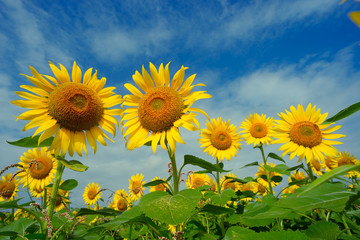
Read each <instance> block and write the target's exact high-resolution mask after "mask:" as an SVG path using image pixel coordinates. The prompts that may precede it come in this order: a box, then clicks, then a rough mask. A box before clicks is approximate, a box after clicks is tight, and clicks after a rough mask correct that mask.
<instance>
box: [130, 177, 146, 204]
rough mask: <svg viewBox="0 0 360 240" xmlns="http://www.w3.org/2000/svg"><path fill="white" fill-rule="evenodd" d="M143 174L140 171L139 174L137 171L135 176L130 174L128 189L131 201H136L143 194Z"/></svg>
mask: <svg viewBox="0 0 360 240" xmlns="http://www.w3.org/2000/svg"><path fill="white" fill-rule="evenodd" d="M143 178H144V175H143V174H142V173H141V174H140V175H139V174H138V173H137V174H136V175H135V176H131V178H130V179H129V189H130V198H131V200H132V201H134V202H135V201H137V200H138V199H140V198H141V196H142V195H144V189H145V188H144V186H143V185H144V183H145V182H146V181H143Z"/></svg>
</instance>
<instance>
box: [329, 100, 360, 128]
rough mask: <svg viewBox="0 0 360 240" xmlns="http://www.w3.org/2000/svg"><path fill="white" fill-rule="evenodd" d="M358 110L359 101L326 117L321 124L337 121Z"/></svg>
mask: <svg viewBox="0 0 360 240" xmlns="http://www.w3.org/2000/svg"><path fill="white" fill-rule="evenodd" d="M359 110H360V102H358V103H354V104H353V105H351V106H349V107H347V108H345V109H343V110H341V111H340V112H338V113H337V114H335V115H334V116H332V117H331V118H328V119H326V120H325V121H324V122H323V123H322V124H330V123H332V122H336V121H339V120H341V119H344V118H346V117H348V116H350V115H351V114H353V113H355V112H357V111H359Z"/></svg>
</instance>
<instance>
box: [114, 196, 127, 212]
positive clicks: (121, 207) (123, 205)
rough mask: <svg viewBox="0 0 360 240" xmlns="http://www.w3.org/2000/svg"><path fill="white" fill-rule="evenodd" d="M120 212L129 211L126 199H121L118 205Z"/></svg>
mask: <svg viewBox="0 0 360 240" xmlns="http://www.w3.org/2000/svg"><path fill="white" fill-rule="evenodd" d="M116 206H117V208H118V209H119V211H125V210H126V209H127V202H126V200H125V199H124V198H120V199H119V200H118V201H117V204H116Z"/></svg>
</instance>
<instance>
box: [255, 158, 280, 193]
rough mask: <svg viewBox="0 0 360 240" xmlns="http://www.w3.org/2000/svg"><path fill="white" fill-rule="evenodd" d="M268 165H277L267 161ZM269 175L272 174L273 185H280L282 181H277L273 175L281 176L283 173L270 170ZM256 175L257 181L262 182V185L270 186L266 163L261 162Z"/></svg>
mask: <svg viewBox="0 0 360 240" xmlns="http://www.w3.org/2000/svg"><path fill="white" fill-rule="evenodd" d="M267 165H268V166H270V167H275V164H273V163H267ZM269 175H270V181H271V186H272V187H275V186H276V185H278V184H279V183H280V182H275V181H273V180H272V178H273V177H275V176H279V177H281V176H282V174H280V173H277V172H270V171H269ZM255 176H256V177H257V182H258V183H260V184H261V185H263V186H264V187H266V188H268V187H269V183H268V180H267V177H266V171H265V168H264V164H263V163H262V164H260V166H259V169H258V171H257V172H256V173H255Z"/></svg>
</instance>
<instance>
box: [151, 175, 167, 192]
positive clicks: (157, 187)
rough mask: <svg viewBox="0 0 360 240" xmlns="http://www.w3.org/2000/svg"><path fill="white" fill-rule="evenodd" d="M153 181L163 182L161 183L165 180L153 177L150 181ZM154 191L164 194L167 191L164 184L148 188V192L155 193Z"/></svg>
mask: <svg viewBox="0 0 360 240" xmlns="http://www.w3.org/2000/svg"><path fill="white" fill-rule="evenodd" d="M155 180H163V181H166V179H165V178H161V177H155V178H154V179H153V180H151V181H155ZM155 191H164V192H166V191H167V187H166V185H165V184H164V183H160V184H158V185H156V186H151V187H150V192H155Z"/></svg>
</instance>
